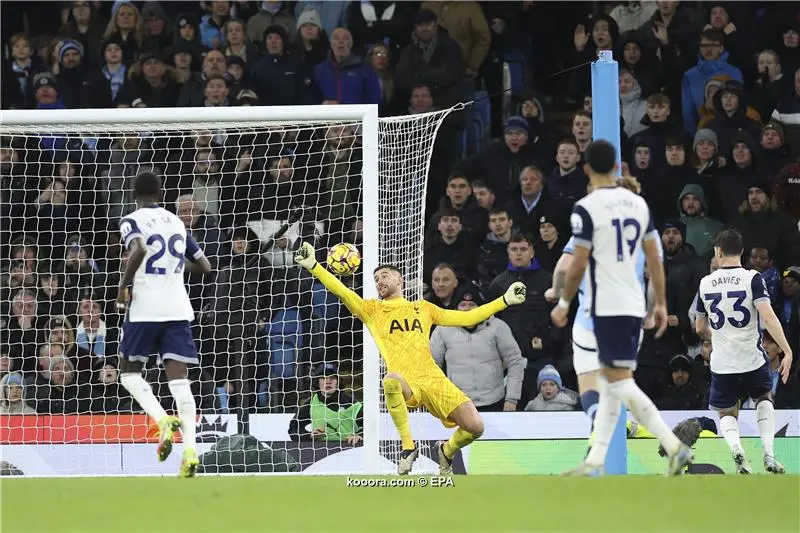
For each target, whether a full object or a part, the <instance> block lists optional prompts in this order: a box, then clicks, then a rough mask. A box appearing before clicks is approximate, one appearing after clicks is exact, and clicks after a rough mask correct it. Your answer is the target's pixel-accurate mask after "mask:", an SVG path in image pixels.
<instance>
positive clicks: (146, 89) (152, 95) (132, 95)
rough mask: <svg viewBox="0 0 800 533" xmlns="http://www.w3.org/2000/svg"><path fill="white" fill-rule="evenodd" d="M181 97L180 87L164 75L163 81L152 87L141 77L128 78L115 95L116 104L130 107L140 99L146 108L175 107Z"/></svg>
mask: <svg viewBox="0 0 800 533" xmlns="http://www.w3.org/2000/svg"><path fill="white" fill-rule="evenodd" d="M180 95H181V85H180V84H179V83H178V82H177V80H175V79H173V78H172V76H171V75H170V74H165V76H164V81H163V82H162V83H161V85H159V86H158V87H153V86H152V85H150V83H149V82H148V81H147V80H146V79H145V78H144V76H142V75H135V76H133V77H132V78H130V79H129V80H128V81H127V82H126V83H125V85H123V86H122V89H121V90H120V92H119V93H118V94H117V102H120V103H126V104H128V105H130V104H131V103H132V102H133V101H134V100H137V99H141V100H142V102H144V103H145V104H146V105H147V107H175V106H177V105H178V98H180Z"/></svg>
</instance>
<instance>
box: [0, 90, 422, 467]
mask: <svg viewBox="0 0 800 533" xmlns="http://www.w3.org/2000/svg"><path fill="white" fill-rule="evenodd" d="M237 121H241V122H242V123H245V124H247V125H251V126H252V125H253V123H255V122H258V121H264V122H266V123H269V122H274V123H284V124H285V123H290V124H297V123H302V122H306V121H307V122H309V123H319V122H323V121H349V122H360V123H361V138H362V153H363V155H362V158H363V159H362V175H364V176H375V179H363V180H362V191H363V194H362V207H363V211H362V212H363V220H364V222H365V224H364V228H363V249H364V258H363V264H362V268H363V269H364V272H365V273H371V272H372V271H373V270H374V269H375V267H376V266H377V265H378V243H379V236H378V223H377V221H378V214H379V211H378V210H379V195H378V191H379V181H378V179H377V176H378V106H377V105H374V104H368V105H310V106H249V107H198V108H192V107H177V108H119V109H58V110H10V111H0V125H1V126H3V127H9V128H11V129H12V131H10V132H6V131H0V133H4V134H6V133H7V134H9V135H13V127H14V126H26V127H30V126H39V125H40V126H43V127H47V128H48V131H50V132H59V131H60V130H59V126H63V127H64V128H65V130H64V131H67V128H68V129H70V130H72V129H79V127H80V126H81V125H86V126H88V125H91V126H94V127H95V128H97V127H100V128H102V127H105V126H107V127H108V128H109V130H117V131H129V129H128V128H129V127H131V126H132V127H134V128H135V127H136V125H148V124H169V123H183V124H198V125H200V124H203V125H205V124H214V123H220V124H223V123H225V124H229V125H230V124H231V123H235V122H237ZM243 125H244V124H243ZM221 127H222V126H221ZM437 129H438V125H437ZM428 157H430V156H428ZM423 194H424V192H423ZM420 253H422V250H421V249H420ZM368 280H369V278H368V277H367V276H366V275H365V281H368ZM363 290H364V298H376V297H377V293H376V291H375V287H374V285H373V284H372V283H364V289H363ZM363 331H364V341H363V346H364V348H363V349H364V360H363V373H364V375H363V388H364V390H363V398H364V401H363V420H364V428H363V435H364V441H363V449H364V457H365V464H364V467H363V473H369V474H376V473H379V471H380V466H379V465H380V448H379V444H380V427H379V426H380V420H381V415H380V394H379V390H380V389H379V387H380V354H379V352H378V347H377V345H376V344H375V342H374V340H373V339H372V336H371V335H370V333H369V331H368V329H367V327H366V326H364V329H363Z"/></svg>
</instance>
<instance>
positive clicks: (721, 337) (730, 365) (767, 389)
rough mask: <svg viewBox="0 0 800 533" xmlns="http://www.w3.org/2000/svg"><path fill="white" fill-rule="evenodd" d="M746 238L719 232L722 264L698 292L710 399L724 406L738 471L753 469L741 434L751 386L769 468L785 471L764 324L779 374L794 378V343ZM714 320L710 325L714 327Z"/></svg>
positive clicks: (723, 424)
mask: <svg viewBox="0 0 800 533" xmlns="http://www.w3.org/2000/svg"><path fill="white" fill-rule="evenodd" d="M743 251H744V244H743V242H742V236H741V235H740V234H739V233H738V232H737V231H735V230H725V231H722V232H720V233H719V234H718V235H717V236H716V237H715V238H714V257H715V258H716V260H717V265H718V267H719V268H718V269H717V270H716V271H715V272H713V273H711V274H709V275H708V276H706V277H704V278H703V279H702V281H700V291H699V292H698V297H697V319H696V320H695V326H696V329H697V334H698V335H700V336H701V337H702V338H703V339H704V340H710V341H711V344H712V345H713V346H714V351H713V352H712V353H711V362H710V365H711V393H710V395H709V399H708V403H709V407H710V408H711V409H714V410H715V411H718V412H719V426H720V429H721V430H722V436H723V437H725V442H727V443H728V446H729V447H730V449H731V456H732V457H733V461H734V463H736V471H737V472H738V473H739V474H752V473H753V471H752V469H751V468H750V464H749V462H748V460H747V457H746V456H745V453H744V450H743V449H742V444H741V442H740V440H739V423H738V422H737V418H736V417H737V416H738V415H739V391H741V390H744V391H746V392H747V393H748V394H749V395H750V397H751V398H752V399H753V400H754V401H755V402H756V420H757V423H758V432H759V433H760V434H761V444H762V447H763V448H764V469H765V470H766V471H767V472H771V473H773V474H783V473H784V472H786V470H785V469H784V467H783V465H782V464H780V463H779V462H778V461H777V460H776V459H775V450H774V447H773V441H774V440H775V409H774V408H773V406H772V379H771V377H770V374H769V363H768V358H767V352H766V350H765V349H764V345H763V344H762V342H761V325H760V321H763V323H764V325H765V326H766V328H767V331H769V334H770V335H771V336H772V338H773V339H775V342H776V343H777V344H778V346H779V347H780V348H781V350H783V361H781V366H780V369H779V370H780V375H781V378H782V379H783V382H784V383H786V381H787V380H788V379H789V369H790V368H791V366H792V349H791V348H790V347H789V343H788V342H787V341H786V336H785V335H784V333H783V327H782V326H781V323H780V320H779V319H778V317H777V316H776V315H775V311H773V309H772V306H771V305H770V301H769V293H768V291H767V283H766V281H764V278H763V277H761V274H759V273H758V271H756V270H750V269H748V268H744V267H743V266H742V262H741V256H742V252H743ZM709 326H710V328H709Z"/></svg>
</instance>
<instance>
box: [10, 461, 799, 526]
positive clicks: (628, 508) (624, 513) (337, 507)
mask: <svg viewBox="0 0 800 533" xmlns="http://www.w3.org/2000/svg"><path fill="white" fill-rule="evenodd" d="M361 479H363V478H361ZM377 479H397V477H394V478H377ZM412 479H418V478H412ZM427 479H430V478H426V480H427ZM452 479H453V482H454V485H455V486H454V487H450V488H447V487H440V488H431V487H427V488H420V487H413V488H412V487H407V488H348V487H347V486H346V478H344V477H308V476H302V477H299V476H298V477H283V476H281V477H200V478H197V479H193V480H182V479H174V478H76V479H13V480H8V479H7V480H5V481H3V482H2V485H0V490H2V522H0V525H1V526H2V528H1V530H2V532H3V533H16V532H34V531H38V532H45V531H47V532H67V531H69V532H76V533H77V532H81V533H97V532H101V531H102V532H127V533H131V532H143V533H144V532H148V533H156V532H169V533H178V532H183V531H186V532H192V533H199V532H211V531H214V532H224V531H230V532H237V533H245V532H256V531H259V532H264V531H267V532H276V533H278V532H315V533H316V532H318V533H323V532H325V533H328V532H348V533H355V532H370V533H372V532H374V533H389V532H406V531H408V532H415V533H421V532H431V533H434V532H435V533H446V532H459V533H466V532H491V533H501V532H521V531H536V532H573V531H574V532H578V531H580V532H587V533H588V532H593V533H599V532H616V533H621V532H637V533H644V532H656V531H658V532H668V531H669V532H673V531H674V532H678V531H679V532H694V531H697V532H702V533H712V532H716V531H725V532H726V533H731V532H737V531H742V532H747V533H768V532H769V533H776V532H792V533H797V532H798V531H800V510H798V509H799V506H800V477H798V476H783V477H773V476H766V475H758V476H746V477H745V476H739V477H737V476H683V477H681V478H672V479H666V478H661V477H656V476H627V477H605V478H599V479H586V478H560V477H552V476H457V477H453V478H452Z"/></svg>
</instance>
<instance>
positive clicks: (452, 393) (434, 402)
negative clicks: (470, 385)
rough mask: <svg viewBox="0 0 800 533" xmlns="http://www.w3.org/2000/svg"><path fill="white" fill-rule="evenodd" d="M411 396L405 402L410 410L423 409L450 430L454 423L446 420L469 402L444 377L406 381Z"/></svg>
mask: <svg viewBox="0 0 800 533" xmlns="http://www.w3.org/2000/svg"><path fill="white" fill-rule="evenodd" d="M406 382H407V383H408V386H409V387H410V388H411V392H412V393H413V396H412V397H411V399H410V400H408V401H406V405H407V406H408V407H409V408H410V409H414V408H416V407H419V406H420V405H423V406H425V408H426V409H427V410H428V411H429V412H430V413H431V414H432V415H433V416H435V417H436V418H438V419H439V420H441V422H442V424H443V425H444V427H447V428H452V427H455V426H456V423H455V422H453V421H452V420H450V419H449V418H448V416H449V415H450V413H452V412H453V411H455V409H456V407H458V406H459V405H461V404H463V403H465V402H468V401H470V399H469V397H468V396H467V395H466V394H464V393H463V392H461V389H459V388H458V387H456V386H455V384H454V383H453V382H452V381H450V380H449V379H447V378H446V377H444V376H427V377H413V378H409V379H406Z"/></svg>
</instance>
